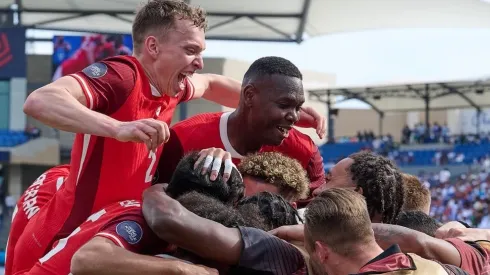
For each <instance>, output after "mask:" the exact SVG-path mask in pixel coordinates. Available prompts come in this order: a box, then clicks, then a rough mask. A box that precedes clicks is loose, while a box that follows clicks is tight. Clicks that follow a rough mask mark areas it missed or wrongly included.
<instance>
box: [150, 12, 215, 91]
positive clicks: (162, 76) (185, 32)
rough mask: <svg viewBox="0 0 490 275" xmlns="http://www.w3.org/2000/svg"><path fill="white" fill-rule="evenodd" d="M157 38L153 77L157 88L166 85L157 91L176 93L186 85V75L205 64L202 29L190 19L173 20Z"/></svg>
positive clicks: (204, 43) (204, 44)
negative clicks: (154, 76) (156, 78)
mask: <svg viewBox="0 0 490 275" xmlns="http://www.w3.org/2000/svg"><path fill="white" fill-rule="evenodd" d="M157 41H158V42H157V47H158V54H157V55H156V61H155V65H154V66H155V71H156V74H157V77H158V80H156V81H157V82H158V85H159V88H160V89H165V90H164V91H160V92H162V93H166V94H167V95H170V96H175V95H176V94H177V93H179V92H180V91H182V90H184V89H185V78H186V77H187V76H191V75H192V74H193V73H194V72H195V71H196V70H201V69H202V68H203V66H204V65H203V60H202V56H201V54H202V51H203V50H204V49H205V47H206V42H205V39H204V30H202V29H200V28H198V27H196V26H194V25H193V23H192V22H191V21H189V20H175V23H174V26H173V27H172V28H170V29H169V30H167V31H166V33H165V34H164V35H163V36H162V38H160V39H157Z"/></svg>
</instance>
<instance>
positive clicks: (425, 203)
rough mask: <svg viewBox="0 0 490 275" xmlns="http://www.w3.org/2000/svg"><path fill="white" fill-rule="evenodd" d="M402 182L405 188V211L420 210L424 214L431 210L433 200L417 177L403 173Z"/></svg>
mask: <svg viewBox="0 0 490 275" xmlns="http://www.w3.org/2000/svg"><path fill="white" fill-rule="evenodd" d="M402 180H403V184H404V186H405V203H404V204H403V210H405V211H409V210H419V211H422V212H424V211H426V210H427V209H429V208H430V200H431V195H430V191H429V189H427V188H425V186H423V185H422V183H421V182H420V180H419V179H418V178H417V177H416V176H413V175H409V174H405V173H402Z"/></svg>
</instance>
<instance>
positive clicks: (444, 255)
mask: <svg viewBox="0 0 490 275" xmlns="http://www.w3.org/2000/svg"><path fill="white" fill-rule="evenodd" d="M373 230H374V236H375V238H376V242H377V243H378V244H379V246H381V248H383V249H387V248H388V247H390V246H391V245H393V244H397V245H398V246H400V249H401V250H402V251H403V252H405V253H414V254H417V255H419V256H421V257H423V258H426V259H434V260H438V261H440V262H442V263H444V264H452V265H455V266H460V264H461V257H460V255H459V252H458V250H457V249H456V248H455V247H454V246H453V245H452V244H450V243H449V242H447V241H444V240H440V239H437V238H433V237H431V236H429V235H426V234H424V233H421V232H418V231H415V230H411V229H408V228H405V227H401V226H397V225H390V224H373Z"/></svg>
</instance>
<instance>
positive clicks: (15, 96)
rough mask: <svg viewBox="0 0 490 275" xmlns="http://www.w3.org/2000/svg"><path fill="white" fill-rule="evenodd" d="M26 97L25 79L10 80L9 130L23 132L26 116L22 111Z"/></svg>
mask: <svg viewBox="0 0 490 275" xmlns="http://www.w3.org/2000/svg"><path fill="white" fill-rule="evenodd" d="M26 96H27V80H26V78H12V79H10V114H9V115H10V117H9V120H10V121H9V122H10V129H11V130H24V129H25V127H26V115H25V114H24V111H23V107H22V106H23V105H24V101H25V100H26Z"/></svg>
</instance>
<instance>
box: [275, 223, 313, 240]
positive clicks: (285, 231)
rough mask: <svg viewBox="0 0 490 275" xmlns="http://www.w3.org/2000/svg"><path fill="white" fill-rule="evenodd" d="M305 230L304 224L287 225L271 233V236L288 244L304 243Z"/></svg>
mask: <svg viewBox="0 0 490 275" xmlns="http://www.w3.org/2000/svg"><path fill="white" fill-rule="evenodd" d="M304 228H305V227H304V225H303V224H297V225H286V226H281V227H279V228H276V229H274V230H271V231H269V234H272V235H274V236H276V237H278V238H279V239H283V240H285V241H288V242H302V241H304V238H305V232H304Z"/></svg>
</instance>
